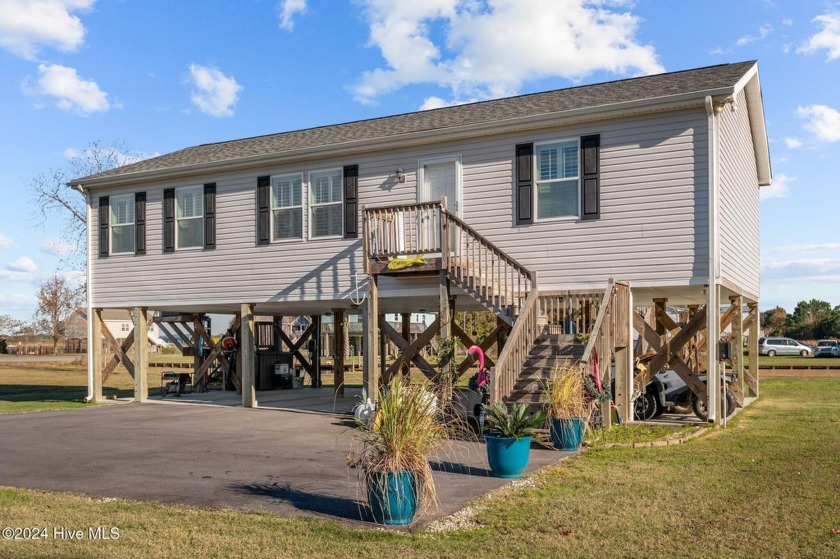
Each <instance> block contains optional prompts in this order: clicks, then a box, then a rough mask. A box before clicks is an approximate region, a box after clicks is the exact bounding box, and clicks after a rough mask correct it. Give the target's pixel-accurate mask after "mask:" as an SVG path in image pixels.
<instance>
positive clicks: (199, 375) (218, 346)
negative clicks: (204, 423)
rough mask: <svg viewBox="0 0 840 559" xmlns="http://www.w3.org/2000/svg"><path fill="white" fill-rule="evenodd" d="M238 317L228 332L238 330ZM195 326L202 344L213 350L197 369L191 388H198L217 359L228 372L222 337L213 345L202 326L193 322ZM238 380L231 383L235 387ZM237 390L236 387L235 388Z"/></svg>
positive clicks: (228, 365) (211, 339)
mask: <svg viewBox="0 0 840 559" xmlns="http://www.w3.org/2000/svg"><path fill="white" fill-rule="evenodd" d="M239 322H240V319H239V317H238V316H237V317H234V319H233V321H232V322H231V324H230V327H229V329H230V330H234V331H235V330H238V329H239ZM195 325H196V332H198V335H199V336H201V338H202V339H203V340H204V343H206V344H207V346H208V347H211V348H213V349H212V350H211V351H210V354H209V355H208V356H207V359H205V360H204V362H203V363H202V364H201V366H200V367H199V368H198V371H196V373H195V378H194V379H193V386H200V385H201V384H202V383H203V382H204V376H205V375H206V374H207V370H208V369H209V368H210V366H211V365H212V364H213V362H214V361H215V360H216V359H218V360H219V361H221V362H222V367H224V371H225V373H227V372H228V371H229V370H230V363H228V360H227V357H225V353H224V351H222V340H223V339H224V336H222V337H220V338H219V343H213V338H211V337H210V335H209V334H208V333H207V330H205V329H204V325H203V324H202V323H201V321H200V320H198V321H196V322H195ZM238 382H239V379H238V378H236V379H235V380H234V381H233V383H234V385H235V386H237V384H238ZM237 388H238V386H237Z"/></svg>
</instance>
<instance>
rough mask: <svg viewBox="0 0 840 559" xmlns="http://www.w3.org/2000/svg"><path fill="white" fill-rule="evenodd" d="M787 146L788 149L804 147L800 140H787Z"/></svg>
mask: <svg viewBox="0 0 840 559" xmlns="http://www.w3.org/2000/svg"><path fill="white" fill-rule="evenodd" d="M785 145H786V146H787V147H788V149H799V148H801V147H802V140H800V139H799V138H785Z"/></svg>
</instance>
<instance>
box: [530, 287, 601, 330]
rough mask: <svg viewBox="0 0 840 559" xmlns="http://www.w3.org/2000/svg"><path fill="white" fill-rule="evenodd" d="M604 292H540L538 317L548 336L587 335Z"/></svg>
mask: <svg viewBox="0 0 840 559" xmlns="http://www.w3.org/2000/svg"><path fill="white" fill-rule="evenodd" d="M603 296H604V292H603V291H601V290H598V291H588V290H563V291H540V317H541V318H542V320H543V321H545V324H546V327H545V328H546V331H547V332H548V333H549V334H588V333H589V331H590V329H591V328H592V326H593V325H594V323H595V318H596V316H597V314H598V309H599V308H600V307H599V305H600V304H601V300H602V299H603Z"/></svg>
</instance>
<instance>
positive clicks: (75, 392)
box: [0, 384, 160, 403]
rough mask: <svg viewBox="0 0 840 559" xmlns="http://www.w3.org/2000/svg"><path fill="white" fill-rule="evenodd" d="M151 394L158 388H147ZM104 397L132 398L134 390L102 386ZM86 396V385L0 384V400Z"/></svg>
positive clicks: (81, 399) (65, 399)
mask: <svg viewBox="0 0 840 559" xmlns="http://www.w3.org/2000/svg"><path fill="white" fill-rule="evenodd" d="M149 392H150V394H151V395H155V394H159V393H160V389H159V388H156V389H152V388H150V389H149ZM102 395H103V396H104V397H105V398H109V397H113V398H133V397H134V390H121V389H116V388H109V387H107V386H106V387H104V388H103V389H102ZM85 397H87V387H86V386H62V385H54V386H53V385H43V384H39V385H29V384H0V401H7V402H76V403H84V401H85Z"/></svg>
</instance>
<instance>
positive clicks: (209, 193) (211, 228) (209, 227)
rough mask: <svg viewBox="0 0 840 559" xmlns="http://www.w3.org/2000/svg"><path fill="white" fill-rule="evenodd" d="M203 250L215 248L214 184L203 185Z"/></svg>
mask: <svg viewBox="0 0 840 559" xmlns="http://www.w3.org/2000/svg"><path fill="white" fill-rule="evenodd" d="M204 248H216V183H215V182H211V183H209V184H205V185H204Z"/></svg>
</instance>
